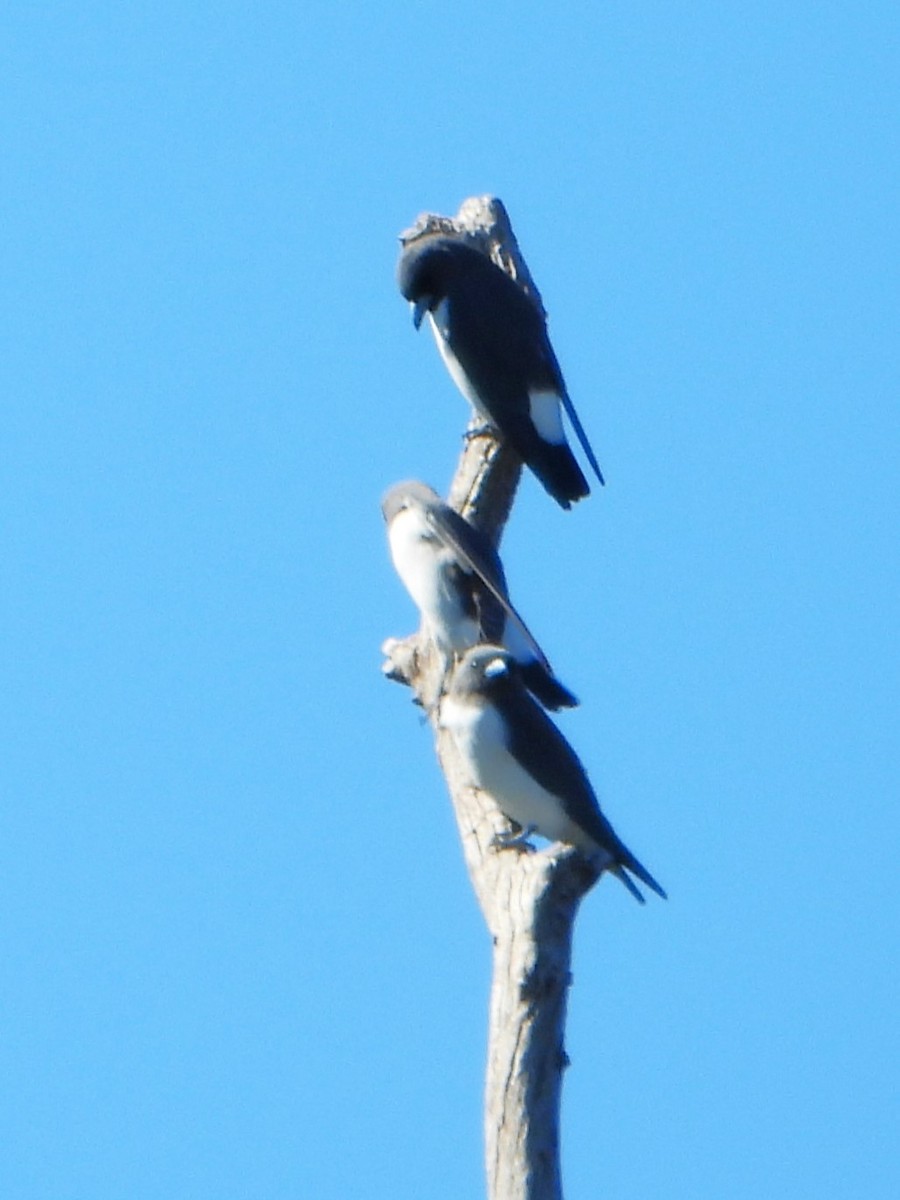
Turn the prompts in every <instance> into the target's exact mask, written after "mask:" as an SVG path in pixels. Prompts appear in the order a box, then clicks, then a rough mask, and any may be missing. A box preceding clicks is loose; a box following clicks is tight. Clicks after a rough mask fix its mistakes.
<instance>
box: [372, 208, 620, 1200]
mask: <svg viewBox="0 0 900 1200" xmlns="http://www.w3.org/2000/svg"><path fill="white" fill-rule="evenodd" d="M436 232H440V233H445V234H451V235H453V236H458V237H464V238H466V239H468V240H469V241H471V242H472V244H474V245H476V246H477V247H478V248H479V249H480V250H482V251H483V252H484V253H486V254H488V255H489V256H490V257H491V258H492V259H493V261H494V262H496V263H497V264H498V265H499V266H501V267H502V268H503V269H504V270H505V271H506V272H507V274H509V275H510V276H511V277H512V278H513V279H515V280H516V281H517V282H518V283H519V284H520V286H521V287H522V288H523V290H524V291H525V292H526V293H527V294H528V295H529V296H530V297H531V298H532V300H533V301H534V303H535V304H536V305H537V306H538V307H539V308H541V311H543V306H542V303H541V298H540V295H539V293H538V290H537V288H536V286H535V284H534V281H533V279H532V278H531V274H530V272H529V271H528V268H527V266H526V265H525V262H524V260H523V258H522V255H521V253H520V251H519V248H518V244H517V242H516V239H515V236H514V234H513V232H512V228H511V226H510V222H509V217H508V215H507V213H506V209H505V208H504V207H503V204H502V203H501V202H500V201H499V200H498V199H496V198H494V197H490V196H482V197H473V198H471V199H469V200H466V201H465V202H464V203H463V204H462V206H461V208H460V210H459V212H458V213H457V215H456V216H455V217H453V218H450V217H442V216H436V215H434V214H426V215H423V216H421V217H419V218H418V220H417V221H416V223H415V224H414V226H413V227H412V228H411V229H408V230H406V231H405V233H404V234H403V235H402V236H401V240H402V241H403V242H404V244H407V243H409V242H411V241H413V240H415V239H416V238H418V237H422V236H424V235H427V234H430V233H436ZM521 469H522V467H521V462H520V461H519V459H518V457H517V456H516V455H515V453H514V452H513V451H511V450H510V449H509V448H508V447H507V446H504V445H502V444H500V443H499V442H498V441H496V440H495V439H494V438H493V437H491V436H490V435H487V434H484V433H482V434H480V435H478V436H475V437H473V438H471V439H470V440H469V441H467V443H466V445H465V449H464V450H463V453H462V457H461V458H460V462H459V465H458V467H457V470H456V474H455V476H454V478H453V483H452V485H451V488H450V494H449V498H448V500H449V503H450V504H451V505H452V506H453V507H454V508H456V509H457V510H458V511H459V512H461V513H462V514H463V516H465V517H466V518H467V519H468V520H469V521H471V522H472V523H473V524H474V525H476V526H478V527H479V528H480V529H481V530H482V531H483V532H485V533H486V534H487V535H488V536H489V537H491V538H492V540H493V541H494V543H495V544H498V543H499V541H500V538H501V535H502V533H503V528H504V526H505V524H506V521H507V519H508V517H509V513H510V510H511V507H512V502H513V499H514V497H515V491H516V487H517V485H518V481H519V476H520V474H521ZM385 651H386V653H388V655H389V662H388V664H386V668H385V670H386V673H387V674H389V675H390V676H391V677H392V678H395V679H399V680H402V681H403V682H405V683H408V684H409V685H410V686H411V687H412V688H413V690H414V692H415V694H416V697H417V699H418V700H419V701H420V702H421V703H422V705H423V707H424V708H425V711H426V712H427V713H428V715H429V719H430V721H431V725H432V730H433V732H434V736H435V743H436V749H437V755H438V759H439V762H440V765H441V769H442V771H443V773H444V776H445V778H446V781H447V787H448V789H449V792H450V797H451V800H452V802H453V808H454V811H455V814H456V821H457V825H458V827H459V833H460V837H461V839H462V847H463V854H464V857H465V862H466V866H467V868H468V871H469V876H470V878H471V881H472V886H473V888H474V889H475V894H476V896H477V898H478V902H479V904H480V906H481V910H482V912H483V914H484V918H485V921H486V923H487V927H488V929H489V931H490V934H491V938H492V941H493V948H494V949H493V982H492V986H491V998H490V1027H489V1036H488V1062H487V1077H486V1083H485V1156H486V1168H487V1182H488V1189H487V1194H488V1200H562V1185H561V1177H560V1138H559V1112H560V1095H561V1089H562V1076H563V1071H564V1069H565V1066H566V1063H567V1058H566V1053H565V1049H564V1034H565V1019H566V999H567V995H568V988H569V983H570V980H571V976H570V962H571V952H572V932H573V927H574V921H575V915H576V913H577V910H578V905H579V902H580V900H581V898H582V896H583V895H584V894H585V893H586V892H587V891H588V890H589V889H590V888H591V887H592V886H593V884H594V883H595V882H596V879H597V874H596V871H595V870H594V869H593V868H592V867H591V866H590V865H589V864H588V862H587V860H586V859H585V858H584V857H583V856H582V855H580V854H579V853H578V852H577V851H575V850H572V849H571V848H569V847H565V846H561V845H556V846H552V847H550V848H549V849H548V850H543V851H541V852H539V853H529V852H527V851H525V850H521V849H506V850H499V851H498V850H497V849H495V848H494V846H493V844H492V843H493V839H494V836H495V835H496V834H497V833H499V832H501V831H506V830H508V828H509V823H508V822H507V820H506V818H505V817H504V816H503V815H502V814H501V813H500V811H499V809H498V808H497V806H496V805H495V804H494V802H493V801H492V799H491V798H490V797H489V796H487V795H485V794H484V793H482V792H478V791H476V790H474V789H473V788H472V787H471V786H470V785H469V783H468V781H467V779H466V778H465V775H464V773H463V769H462V765H461V763H460V760H459V756H458V754H457V751H456V748H455V746H454V744H453V741H452V739H451V737H450V736H449V734H448V733H446V731H444V730H442V729H441V728H440V726H439V724H438V719H439V713H438V703H437V702H438V700H439V698H440V696H441V694H442V692H443V689H444V678H443V672H444V669H445V664H444V663H443V661H442V659H441V656H440V655H439V654H438V653H437V652H436V651H435V649H434V647H433V645H432V644H431V643H430V641H429V639H428V636H427V633H426V632H425V631H424V630H423V631H421V632H420V633H419V634H418V635H415V636H414V637H412V638H408V639H406V640H405V641H402V642H397V641H393V640H391V641H389V642H387V643H385Z"/></svg>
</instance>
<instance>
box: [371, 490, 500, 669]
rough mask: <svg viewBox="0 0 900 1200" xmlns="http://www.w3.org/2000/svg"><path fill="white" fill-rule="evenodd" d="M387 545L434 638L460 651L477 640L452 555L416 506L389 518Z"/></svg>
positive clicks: (457, 651) (450, 648)
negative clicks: (462, 596)
mask: <svg viewBox="0 0 900 1200" xmlns="http://www.w3.org/2000/svg"><path fill="white" fill-rule="evenodd" d="M388 544H389V545H390V549H391V558H392V559H393V562H394V566H395V567H396V569H397V574H398V575H399V576H400V578H401V579H402V580H403V583H404V585H405V587H406V590H407V591H408V592H409V594H410V596H412V598H413V600H414V602H415V604H416V607H417V608H418V610H419V612H420V613H421V614H422V618H423V619H424V620H425V621H426V623H427V624H428V626H429V628H430V630H431V633H432V636H433V637H434V639H435V641H436V642H437V643H438V645H439V646H441V647H442V648H443V649H444V650H447V651H451V650H452V651H455V652H456V653H461V652H462V651H464V650H467V649H468V648H469V646H474V645H475V644H476V642H477V641H478V628H477V626H476V624H475V622H474V621H473V620H472V619H471V618H470V617H469V616H467V615H466V612H465V610H464V608H463V604H462V600H461V598H460V595H459V591H458V589H457V587H456V585H455V583H454V579H453V568H454V565H455V563H454V559H453V555H452V554H451V553H450V551H449V550H448V549H447V547H446V546H444V545H443V543H442V542H441V541H440V540H439V539H438V538H437V537H436V536H435V534H434V532H433V531H432V529H431V527H430V526H429V525H428V523H427V521H426V520H425V515H424V513H423V512H422V510H421V509H419V508H406V509H404V510H403V511H402V512H400V513H398V514H397V516H396V517H395V518H394V519H393V521H391V525H390V529H389V530H388Z"/></svg>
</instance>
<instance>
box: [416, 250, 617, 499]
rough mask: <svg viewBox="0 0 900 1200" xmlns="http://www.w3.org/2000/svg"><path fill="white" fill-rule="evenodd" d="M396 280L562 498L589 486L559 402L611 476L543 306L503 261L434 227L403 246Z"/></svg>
mask: <svg viewBox="0 0 900 1200" xmlns="http://www.w3.org/2000/svg"><path fill="white" fill-rule="evenodd" d="M397 281H398V284H399V287H400V291H401V293H402V295H403V296H404V297H405V299H407V300H408V301H409V302H410V304H411V306H412V309H413V324H414V325H415V327H416V329H418V328H419V326H420V325H421V323H422V318H423V317H424V316H425V314H426V313H427V314H428V317H429V321H430V324H431V327H432V330H433V332H434V336H435V340H436V342H437V347H438V350H439V351H440V354H441V357H442V358H443V360H444V362H445V364H446V366H447V369H448V371H449V372H450V375H451V377H452V379H453V381H454V383H455V384H456V386H457V387H458V388H459V390H460V391H461V392H462V394H463V395H464V396H465V397H466V399H467V400H468V401H469V402H470V404H471V405H472V406H473V408H474V409H475V411H476V413H477V414H478V415H480V416H481V417H482V418H483V419H484V420H486V421H487V422H488V423H489V424H490V425H492V426H493V427H494V428H495V429H497V430H498V431H499V433H500V435H501V437H502V438H503V440H505V441H506V442H508V443H509V445H510V446H512V447H513V449H514V450H515V451H516V453H517V454H518V455H519V457H520V458H521V459H522V461H523V462H524V463H525V464H526V465H527V466H528V467H530V468H531V470H532V471H533V472H534V474H535V475H536V476H537V478H538V479H539V480H540V482H541V483H542V484H543V486H544V488H545V489H546V490H547V491H548V492H549V493H550V495H551V496H552V497H553V498H554V499H555V500H556V501H557V502H558V503H559V504H560V505H561V506H562V507H563V508H570V507H571V505H572V502H573V501H576V500H580V499H581V498H582V497H584V496H587V495H589V493H590V488H589V486H588V482H587V479H586V478H585V476H584V473H583V472H582V470H581V467H580V466H579V465H578V462H577V460H576V458H575V456H574V454H573V453H572V451H571V449H570V447H569V445H568V442H567V441H566V435H565V430H564V429H563V423H562V415H561V407H562V408H563V409H565V411H566V415H567V416H568V418H569V420H570V422H571V423H572V427H573V429H574V430H575V433H576V435H577V436H578V440H579V441H580V442H581V445H582V448H583V450H584V452H585V454H586V455H587V459H588V462H589V463H590V464H591V467H592V468H593V470H594V472H595V474H596V476H597V479H598V480H599V481H600V483H601V484H602V483H603V482H604V480H603V474H602V472H601V470H600V467H599V465H598V463H597V459H596V457H595V456H594V452H593V450H592V449H591V445H590V442H589V441H588V439H587V435H586V434H585V432H584V429H583V427H582V424H581V421H580V420H579V419H578V414H577V413H576V411H575V407H574V405H573V404H572V401H571V399H570V397H569V393H568V391H567V390H566V385H565V381H564V380H563V376H562V371H561V370H560V366H559V362H558V361H557V358H556V355H555V354H554V352H553V347H552V346H551V344H550V338H549V336H548V334H547V323H546V320H545V319H544V316H543V313H542V312H541V311H540V309H539V307H538V306H537V305H536V304H535V303H534V301H533V300H532V299H531V298H530V297H529V296H528V295H527V294H526V293H525V292H524V291H523V290H522V289H521V288H520V287H519V285H518V284H517V283H515V282H514V281H513V280H512V279H511V278H510V277H509V275H507V274H506V272H505V271H503V270H501V269H500V267H498V266H496V265H495V264H494V263H493V262H492V261H491V259H490V258H488V256H487V255H486V254H484V253H482V252H481V251H480V250H476V249H474V248H473V247H472V246H471V245H470V244H469V243H468V242H466V241H465V240H464V239H463V238H461V237H450V236H446V235H430V236H426V237H422V238H418V239H417V240H415V241H412V242H409V243H408V244H407V245H406V246H404V248H403V250H402V252H401V255H400V262H399V265H398V269H397Z"/></svg>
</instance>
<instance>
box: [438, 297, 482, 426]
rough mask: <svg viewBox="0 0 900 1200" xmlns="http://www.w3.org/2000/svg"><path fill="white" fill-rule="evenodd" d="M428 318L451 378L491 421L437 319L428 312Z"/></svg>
mask: <svg viewBox="0 0 900 1200" xmlns="http://www.w3.org/2000/svg"><path fill="white" fill-rule="evenodd" d="M428 320H429V322H430V324H431V332H432V333H433V334H434V340H435V342H436V343H437V348H438V350H439V351H440V355H441V358H442V359H443V360H444V364H445V366H446V367H447V370H448V371H449V372H450V378H451V379H452V380H453V382H454V383H455V384H456V386H457V387H458V388H459V390H460V391H461V392H462V394H463V395H464V396H465V398H466V399H467V400H468V402H469V403H470V404H471V405H472V407H473V408H474V409H475V411H476V412H477V413H479V415H480V416H482V417H483V418H484V419H485V420H486V421H490V419H491V418H490V414H489V413H486V412H485V411H484V409H483V408H482V407H481V405H480V404H479V402H478V396H477V395H476V393H475V389H474V388H473V387H472V385H471V384H470V383H469V377H468V375H467V374H466V373H465V371H464V370H463V369H462V367H461V366H460V362H459V359H458V358H457V357H456V355H455V354H454V353H453V351H452V350H451V349H450V347H449V346H448V345H447V343H446V341H445V340H444V335H443V334H442V333H441V331H440V329H439V328H438V325H437V321H435V319H434V314H433V313H429V314H428Z"/></svg>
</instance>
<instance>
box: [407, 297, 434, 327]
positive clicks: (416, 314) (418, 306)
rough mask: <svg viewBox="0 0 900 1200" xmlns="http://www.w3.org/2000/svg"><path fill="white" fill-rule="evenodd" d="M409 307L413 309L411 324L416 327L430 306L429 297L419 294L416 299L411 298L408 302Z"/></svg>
mask: <svg viewBox="0 0 900 1200" xmlns="http://www.w3.org/2000/svg"><path fill="white" fill-rule="evenodd" d="M410 308H411V309H412V310H413V325H415V327H416V329H418V328H419V326H420V325H421V324H422V318H423V317H424V316H425V314H426V313H427V312H428V310H429V308H431V297H430V296H420V297H419V298H418V300H413V301H412V302H411V303H410Z"/></svg>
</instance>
